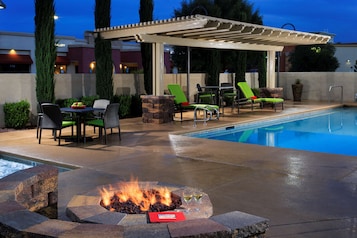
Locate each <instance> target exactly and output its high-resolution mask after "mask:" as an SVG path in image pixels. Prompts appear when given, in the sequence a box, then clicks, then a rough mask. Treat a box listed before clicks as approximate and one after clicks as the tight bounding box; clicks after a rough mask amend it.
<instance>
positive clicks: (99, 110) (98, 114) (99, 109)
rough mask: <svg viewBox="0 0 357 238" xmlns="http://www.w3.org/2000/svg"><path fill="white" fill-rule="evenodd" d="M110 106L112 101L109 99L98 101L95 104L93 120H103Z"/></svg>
mask: <svg viewBox="0 0 357 238" xmlns="http://www.w3.org/2000/svg"><path fill="white" fill-rule="evenodd" d="M109 104H110V101H109V100H108V99H96V100H94V102H93V108H94V111H93V118H90V120H92V119H101V118H103V114H104V111H105V109H106V108H107V106H108V105H109ZM94 133H95V126H94Z"/></svg>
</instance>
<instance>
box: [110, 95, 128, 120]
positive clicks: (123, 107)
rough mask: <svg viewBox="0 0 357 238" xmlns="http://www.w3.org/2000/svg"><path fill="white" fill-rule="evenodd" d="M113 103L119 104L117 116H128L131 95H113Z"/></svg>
mask: <svg viewBox="0 0 357 238" xmlns="http://www.w3.org/2000/svg"><path fill="white" fill-rule="evenodd" d="M113 103H119V105H120V106H119V116H120V118H125V117H128V116H129V115H130V107H131V95H115V96H114V97H113Z"/></svg>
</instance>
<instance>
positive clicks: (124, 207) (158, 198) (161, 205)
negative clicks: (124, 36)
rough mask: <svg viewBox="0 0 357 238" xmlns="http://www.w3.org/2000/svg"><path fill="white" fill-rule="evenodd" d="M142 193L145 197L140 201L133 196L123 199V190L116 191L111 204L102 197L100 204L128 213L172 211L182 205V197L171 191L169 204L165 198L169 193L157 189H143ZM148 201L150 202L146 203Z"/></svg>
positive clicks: (111, 198) (109, 208)
mask: <svg viewBox="0 0 357 238" xmlns="http://www.w3.org/2000/svg"><path fill="white" fill-rule="evenodd" d="M141 193H142V197H143V198H144V199H143V200H141V201H140V202H134V201H133V199H131V198H129V199H123V194H122V192H116V193H114V194H113V195H112V196H111V197H110V199H109V204H108V202H104V201H103V199H102V200H101V202H100V205H101V206H102V207H104V208H106V209H108V210H109V211H115V212H121V213H127V214H143V213H146V212H162V211H170V210H175V209H177V208H179V207H180V206H181V205H182V201H181V197H180V196H178V195H176V194H174V193H171V192H170V193H169V195H170V199H171V200H170V201H171V202H170V203H169V204H167V201H166V200H167V198H165V196H167V195H163V194H162V193H161V192H160V191H158V190H156V189H148V190H141ZM148 202H149V204H146V203H148Z"/></svg>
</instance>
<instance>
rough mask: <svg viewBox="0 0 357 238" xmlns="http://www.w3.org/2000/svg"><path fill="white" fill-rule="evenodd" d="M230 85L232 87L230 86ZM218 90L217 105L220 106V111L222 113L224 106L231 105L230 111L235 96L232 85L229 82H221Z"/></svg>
mask: <svg viewBox="0 0 357 238" xmlns="http://www.w3.org/2000/svg"><path fill="white" fill-rule="evenodd" d="M230 87H232V88H230ZM220 88H221V90H220V98H219V99H220V102H219V105H220V106H221V107H222V113H224V106H225V105H231V107H232V111H233V108H234V101H235V100H236V98H237V96H238V95H237V93H236V92H234V89H233V86H232V84H231V83H221V87H220Z"/></svg>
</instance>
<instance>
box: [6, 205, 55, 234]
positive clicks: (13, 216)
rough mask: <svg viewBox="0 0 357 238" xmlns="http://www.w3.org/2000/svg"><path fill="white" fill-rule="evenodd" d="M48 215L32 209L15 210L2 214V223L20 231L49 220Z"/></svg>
mask: <svg viewBox="0 0 357 238" xmlns="http://www.w3.org/2000/svg"><path fill="white" fill-rule="evenodd" d="M48 220H49V219H48V218H47V217H44V216H41V215H40V214H37V213H34V212H30V211H24V210H22V211H15V212H11V213H7V214H3V215H0V223H1V224H3V225H6V226H9V227H12V228H14V229H16V230H18V231H22V230H25V229H27V228H29V227H31V226H35V225H37V224H40V223H42V222H45V221H48Z"/></svg>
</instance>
